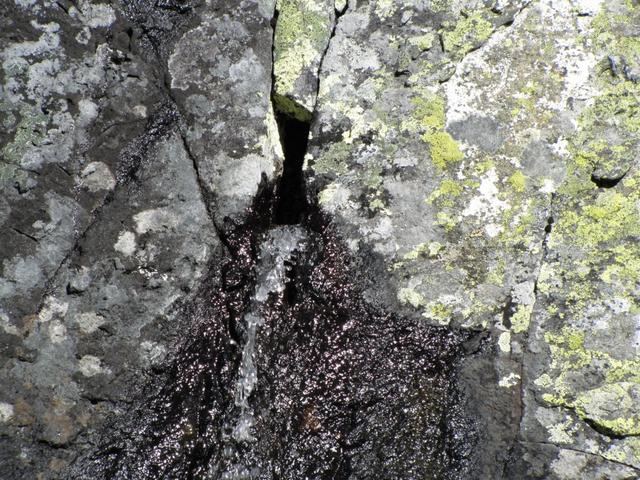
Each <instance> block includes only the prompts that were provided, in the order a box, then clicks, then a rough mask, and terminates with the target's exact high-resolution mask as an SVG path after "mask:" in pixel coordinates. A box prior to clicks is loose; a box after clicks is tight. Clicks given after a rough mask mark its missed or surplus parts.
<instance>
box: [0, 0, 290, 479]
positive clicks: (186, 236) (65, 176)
mask: <svg viewBox="0 0 640 480" xmlns="http://www.w3.org/2000/svg"><path fill="white" fill-rule="evenodd" d="M220 3H221V2H220ZM3 5H4V6H3V8H2V13H1V14H0V31H1V32H2V33H0V47H1V49H2V50H1V51H2V53H0V59H1V60H2V87H1V90H0V121H1V122H2V126H3V128H2V129H1V131H0V143H1V145H2V148H1V163H0V180H1V182H2V183H1V185H0V186H1V193H0V212H1V213H0V224H1V225H2V227H3V228H2V230H1V231H0V245H1V246H2V247H1V249H0V256H1V267H0V268H1V276H0V346H1V348H0V383H2V388H1V389H0V452H1V453H0V477H1V478H3V479H5V478H6V479H18V478H65V474H63V473H61V472H62V471H64V469H65V467H66V465H67V463H68V462H69V461H71V460H73V459H74V458H75V457H76V456H77V454H78V453H79V452H81V451H83V450H84V449H86V448H92V443H93V442H94V437H95V435H96V432H99V431H100V429H101V428H102V426H103V425H104V424H105V421H108V422H112V421H113V420H114V419H115V418H117V417H118V416H119V415H121V414H122V413H123V412H125V411H126V409H127V405H128V403H129V402H130V401H131V399H132V398H133V396H134V394H135V392H136V391H137V390H138V388H139V387H140V386H141V385H144V384H145V383H146V382H148V381H149V379H150V377H152V376H154V375H155V374H156V372H158V371H161V370H162V369H163V368H165V363H166V361H165V359H166V357H167V355H169V352H170V350H171V348H172V346H173V345H174V344H175V343H176V338H175V336H176V333H177V332H179V330H180V329H181V328H184V325H181V324H180V317H178V316H176V313H175V312H176V306H177V305H180V304H181V303H184V302H185V301H187V300H188V298H189V296H190V292H191V291H192V290H193V289H194V287H195V286H197V285H198V284H199V280H200V279H201V277H202V276H203V275H204V274H205V273H206V271H207V270H208V268H209V267H208V265H209V264H210V262H215V261H216V260H215V259H216V258H220V256H221V255H222V253H223V247H222V244H221V242H220V238H219V235H218V233H217V231H216V227H215V225H214V223H213V222H212V219H213V220H216V221H218V220H220V222H222V219H223V218H224V216H225V215H231V216H234V215H237V216H241V212H242V210H243V208H244V207H245V206H246V204H247V202H249V201H251V200H252V198H253V196H254V194H255V192H256V190H257V185H258V184H259V182H260V181H261V180H262V174H263V172H264V173H265V174H266V175H267V176H268V177H273V176H274V175H275V174H276V172H277V170H278V168H279V164H280V162H281V160H279V159H278V157H277V150H278V148H279V145H278V143H277V141H276V142H274V141H273V131H274V129H275V127H274V126H273V123H274V122H273V119H272V114H271V112H270V109H271V106H270V102H269V94H270V88H271V28H270V26H269V21H270V19H271V17H272V15H273V8H274V6H273V4H272V3H269V2H251V1H247V2H238V3H237V4H236V5H234V7H233V8H228V6H227V5H218V4H216V2H173V1H166V2H146V1H140V2H135V3H132V2H125V3H124V4H120V3H119V2H112V3H111V4H108V3H99V2H90V1H85V0H82V1H80V2H66V1H64V0H63V1H58V2H53V1H47V0H37V1H28V0H27V1H25V0H16V1H15V3H14V2H8V3H7V2H5V3H4V4H3ZM5 7H6V8H5ZM223 10H224V15H223V14H222V11H223ZM251 44H253V45H254V47H253V48H250V47H251ZM218 49H222V51H219V50H218ZM216 52H217V54H216ZM234 72H235V73H234ZM247 105H251V108H247ZM274 150H276V152H274ZM205 152H206V153H205ZM220 205H222V206H220Z"/></svg>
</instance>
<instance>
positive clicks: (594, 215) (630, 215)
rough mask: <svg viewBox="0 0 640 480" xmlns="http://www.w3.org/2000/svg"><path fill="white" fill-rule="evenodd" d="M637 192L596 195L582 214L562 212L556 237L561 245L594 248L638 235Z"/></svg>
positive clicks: (639, 228) (612, 192)
mask: <svg viewBox="0 0 640 480" xmlns="http://www.w3.org/2000/svg"><path fill="white" fill-rule="evenodd" d="M637 196H638V193H635V194H632V195H628V196H627V195H624V194H622V193H619V192H615V191H607V192H603V193H601V194H599V195H598V196H597V197H596V201H595V202H594V203H593V204H587V205H585V206H583V207H582V211H581V212H578V211H573V210H567V211H565V212H563V215H562V217H561V218H560V220H559V222H558V226H557V234H558V235H561V236H562V238H563V240H564V241H565V242H572V243H575V244H576V245H578V246H586V247H596V246H598V245H599V244H601V243H605V242H609V241H612V240H622V239H624V238H625V237H629V236H638V235H640V218H639V216H638V209H637V207H636V202H637V200H638V199H637V198H636V197H637Z"/></svg>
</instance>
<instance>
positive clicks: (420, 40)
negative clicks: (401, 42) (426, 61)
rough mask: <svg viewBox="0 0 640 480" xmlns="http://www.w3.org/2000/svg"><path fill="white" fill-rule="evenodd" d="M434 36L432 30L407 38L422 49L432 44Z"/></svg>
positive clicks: (428, 47) (424, 49)
mask: <svg viewBox="0 0 640 480" xmlns="http://www.w3.org/2000/svg"><path fill="white" fill-rule="evenodd" d="M435 38H436V36H435V34H434V33H433V32H428V33H425V34H424V35H418V36H415V37H411V38H409V43H410V44H411V45H414V46H416V47H418V48H419V49H420V50H422V51H426V50H429V49H430V48H431V47H432V46H433V42H434V40H435Z"/></svg>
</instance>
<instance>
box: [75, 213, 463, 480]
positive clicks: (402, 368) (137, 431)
mask: <svg viewBox="0 0 640 480" xmlns="http://www.w3.org/2000/svg"><path fill="white" fill-rule="evenodd" d="M315 222H317V223H315ZM315 222H312V224H313V225H312V226H311V228H310V229H309V237H308V238H307V239H306V240H305V241H304V244H306V246H304V247H301V251H299V252H297V254H295V256H294V257H291V259H290V260H289V261H288V262H287V263H288V264H289V266H288V268H287V271H288V272H287V278H286V281H284V282H283V284H282V286H283V289H282V291H280V292H278V291H277V290H274V291H272V293H271V294H270V295H269V297H268V300H267V301H266V303H265V306H264V308H263V309H262V311H261V313H262V315H263V322H261V323H260V326H259V327H258V329H257V333H256V334H255V355H254V357H253V362H254V364H255V366H256V370H257V372H256V373H257V383H256V384H255V385H254V386H252V390H253V394H252V395H251V397H250V398H249V401H248V406H249V410H250V411H251V412H252V414H253V418H252V424H253V426H252V427H251V428H250V429H248V430H247V431H246V432H244V433H243V434H239V432H238V425H239V422H242V420H243V415H244V414H245V413H246V411H245V408H244V406H243V405H242V402H239V401H238V398H237V397H236V398H235V400H234V394H236V393H237V392H236V391H234V382H235V381H236V378H237V376H238V371H240V372H241V371H242V368H243V364H242V363H243V359H242V358H241V356H242V355H241V352H242V349H241V348H238V344H240V345H242V344H243V342H245V341H246V338H247V333H248V332H247V326H246V324H245V321H244V317H246V316H247V313H248V312H254V310H251V306H250V305H251V302H252V301H255V297H256V295H259V294H258V293H256V292H257V291H258V290H259V289H261V288H265V283H264V282H266V281H267V280H268V276H267V278H266V279H265V278H264V277H261V276H260V275H257V278H256V275H255V272H256V268H255V267H256V265H255V261H256V260H255V259H256V257H258V260H257V261H258V262H260V259H259V255H256V254H257V252H258V251H259V248H258V246H259V244H260V243H261V242H264V241H265V234H263V233H262V232H261V231H260V229H259V228H258V225H257V224H255V223H254V224H251V228H249V229H248V230H247V227H246V226H245V227H243V228H241V229H239V231H238V232H237V233H234V234H233V235H231V237H230V238H229V239H228V244H229V245H231V248H232V250H231V251H232V253H233V260H229V262H228V264H227V265H225V266H223V269H231V270H232V271H233V272H242V276H241V279H240V281H239V282H238V283H234V284H233V285H231V286H230V287H231V288H229V286H228V287H227V288H226V289H225V288H223V289H220V290H214V291H213V292H212V290H211V285H210V284H209V283H208V282H205V285H204V286H203V289H202V290H201V292H199V294H198V295H197V297H196V300H195V301H194V303H193V304H191V305H190V306H189V307H188V308H187V309H186V310H185V311H184V313H183V314H184V315H187V316H189V317H190V318H191V319H192V322H193V331H192V332H190V334H189V336H188V340H186V341H185V342H184V343H183V345H182V346H181V347H180V348H179V351H178V353H177V355H176V359H175V363H174V364H173V367H172V368H171V370H170V372H169V373H168V376H167V377H166V378H163V381H162V382H161V384H162V386H161V387H160V388H159V389H158V391H157V392H155V393H153V394H151V395H150V397H151V400H150V401H151V405H143V406H142V407H141V410H140V411H139V412H137V414H136V416H135V417H133V419H131V418H128V419H127V420H126V421H125V422H123V423H122V424H121V425H120V426H119V428H118V430H117V433H116V434H115V435H114V436H113V437H112V438H111V439H110V441H109V442H107V443H105V444H104V445H103V446H102V447H101V448H100V449H99V450H98V452H97V454H94V455H93V456H92V457H90V458H89V459H88V460H85V461H82V462H80V463H79V465H78V467H77V468H76V469H75V472H76V474H75V475H74V477H73V478H158V477H161V478H265V479H266V478H303V477H310V478H374V477H377V476H379V475H384V476H387V477H390V478H461V477H460V475H463V474H464V472H466V471H467V470H466V468H465V467H467V466H468V465H467V463H466V462H465V460H466V458H468V457H469V455H470V448H471V445H472V439H473V435H474V432H473V429H472V428H471V427H472V425H471V423H469V421H468V420H466V419H465V418H464V415H463V411H462V408H461V402H460V395H459V392H458V391H457V388H456V386H455V382H454V381H453V379H454V378H455V375H454V372H455V369H456V367H457V365H458V363H459V359H460V358H461V354H462V353H463V343H464V341H465V340H467V339H468V337H469V335H468V334H467V335H465V334H456V333H454V332H451V331H449V330H447V329H444V328H439V327H430V326H427V325H424V324H416V323H415V322H413V321H411V320H409V319H406V318H404V319H403V318H400V317H397V316H395V315H390V314H387V313H384V312H382V311H379V310H377V309H375V308H372V307H370V306H368V305H367V304H366V303H364V302H363V300H362V297H361V295H360V292H359V291H358V289H357V287H355V286H354V284H353V281H352V279H351V276H352V275H353V273H352V272H353V271H357V269H355V270H354V267H356V265H352V264H350V262H348V261H345V260H346V258H348V257H347V256H345V252H344V247H343V246H342V245H340V242H339V241H337V240H336V238H335V233H334V232H332V231H331V228H329V227H327V226H326V225H325V223H324V221H320V220H318V219H316V220H315ZM307 226H309V225H307ZM279 228H282V227H279ZM285 228H291V227H285ZM263 255H264V251H263ZM258 271H259V269H258ZM212 273H213V274H214V275H215V274H218V272H215V271H214V272H212ZM256 282H263V283H262V284H261V283H257V285H256ZM252 291H253V292H254V293H252ZM254 313H255V312H254Z"/></svg>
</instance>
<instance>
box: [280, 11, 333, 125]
mask: <svg viewBox="0 0 640 480" xmlns="http://www.w3.org/2000/svg"><path fill="white" fill-rule="evenodd" d="M330 8H331V9H332V8H333V4H328V3H326V2H312V1H310V0H278V2H277V5H276V9H277V11H278V22H277V24H276V28H275V34H274V66H273V73H274V77H275V85H274V93H275V95H274V100H275V102H274V103H275V105H276V108H278V109H279V110H281V111H283V112H285V113H287V114H290V115H293V116H295V118H298V119H300V120H302V121H308V120H309V119H310V118H311V112H312V110H313V103H314V101H315V99H314V98H306V96H305V94H304V93H301V92H300V91H297V90H296V81H297V80H298V79H299V78H300V76H301V75H302V74H303V72H304V71H305V70H309V69H311V70H316V71H315V72H314V73H316V74H317V69H318V67H319V62H320V58H321V57H322V54H323V52H324V49H325V47H326V44H327V42H328V40H329V36H330V35H331V29H332V24H331V23H332V22H331V15H330Z"/></svg>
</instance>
